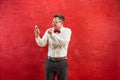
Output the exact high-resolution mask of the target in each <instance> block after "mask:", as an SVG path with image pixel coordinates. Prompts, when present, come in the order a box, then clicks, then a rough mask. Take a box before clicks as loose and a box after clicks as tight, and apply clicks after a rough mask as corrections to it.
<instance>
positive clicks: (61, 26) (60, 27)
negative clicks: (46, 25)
mask: <svg viewBox="0 0 120 80" xmlns="http://www.w3.org/2000/svg"><path fill="white" fill-rule="evenodd" d="M62 27H63V26H61V27H59V28H54V29H55V30H59V29H61V28H62Z"/></svg>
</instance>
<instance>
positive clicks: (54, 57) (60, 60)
mask: <svg viewBox="0 0 120 80" xmlns="http://www.w3.org/2000/svg"><path fill="white" fill-rule="evenodd" d="M64 21H65V18H64V16H62V15H61V14H56V15H54V17H53V21H52V24H53V27H52V28H49V29H47V30H46V32H45V34H44V35H43V37H42V38H41V37H40V36H39V34H40V31H39V29H38V27H37V26H36V27H35V30H34V33H35V40H36V43H37V44H38V46H40V47H44V46H46V44H48V59H47V60H46V65H45V66H46V68H45V69H46V80H54V78H55V75H57V77H58V80H67V77H68V64H67V49H68V44H69V41H70V37H71V30H70V29H69V28H66V27H64V26H63V25H64Z"/></svg>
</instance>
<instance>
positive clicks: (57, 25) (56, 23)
mask: <svg viewBox="0 0 120 80" xmlns="http://www.w3.org/2000/svg"><path fill="white" fill-rule="evenodd" d="M52 25H53V27H54V28H55V29H60V28H61V27H62V26H63V22H62V21H61V20H60V19H59V18H58V17H56V18H53V21H52Z"/></svg>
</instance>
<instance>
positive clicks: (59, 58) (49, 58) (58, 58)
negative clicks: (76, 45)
mask: <svg viewBox="0 0 120 80" xmlns="http://www.w3.org/2000/svg"><path fill="white" fill-rule="evenodd" d="M64 59H67V56H64V57H51V56H48V60H52V61H59V60H64Z"/></svg>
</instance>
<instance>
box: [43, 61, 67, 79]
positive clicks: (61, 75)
mask: <svg viewBox="0 0 120 80" xmlns="http://www.w3.org/2000/svg"><path fill="white" fill-rule="evenodd" d="M45 66H46V68H45V69H46V80H55V76H56V75H57V78H58V80H67V79H68V64H67V60H66V59H64V60H58V61H52V60H48V59H47V60H46V64H45Z"/></svg>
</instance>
